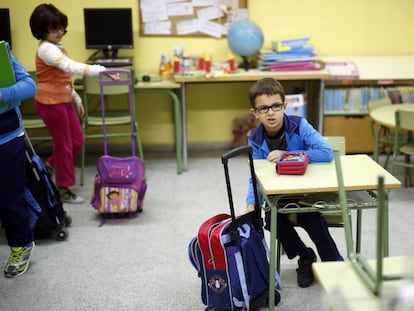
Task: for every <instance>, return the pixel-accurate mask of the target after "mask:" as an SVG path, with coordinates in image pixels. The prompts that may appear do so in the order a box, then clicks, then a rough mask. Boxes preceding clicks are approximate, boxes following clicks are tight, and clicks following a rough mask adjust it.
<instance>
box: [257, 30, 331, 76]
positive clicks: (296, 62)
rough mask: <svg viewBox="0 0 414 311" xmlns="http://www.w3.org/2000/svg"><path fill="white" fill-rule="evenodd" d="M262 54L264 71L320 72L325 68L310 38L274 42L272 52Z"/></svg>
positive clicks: (261, 65) (261, 64)
mask: <svg viewBox="0 0 414 311" xmlns="http://www.w3.org/2000/svg"><path fill="white" fill-rule="evenodd" d="M261 54H262V61H261V63H260V68H261V69H262V70H270V71H288V70H289V71H290V70H319V69H321V68H322V67H323V65H322V62H321V61H320V59H319V58H318V57H317V55H316V52H315V48H314V47H313V45H312V43H311V38H310V37H306V38H299V39H291V40H281V41H273V42H272V50H271V51H262V53H261Z"/></svg>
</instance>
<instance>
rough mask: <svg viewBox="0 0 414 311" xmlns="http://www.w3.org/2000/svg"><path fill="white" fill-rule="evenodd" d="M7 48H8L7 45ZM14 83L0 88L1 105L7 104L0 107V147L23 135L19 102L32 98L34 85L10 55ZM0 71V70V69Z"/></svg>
mask: <svg viewBox="0 0 414 311" xmlns="http://www.w3.org/2000/svg"><path fill="white" fill-rule="evenodd" d="M7 47H8V48H9V46H8V45H7ZM9 54H10V59H11V62H12V66H13V70H14V75H15V78H16V83H15V84H14V85H12V86H9V87H0V93H1V100H0V102H1V103H8V105H7V106H4V107H3V106H1V107H0V145H2V144H5V143H7V142H9V141H11V140H12V139H14V138H16V137H17V136H19V135H21V134H22V133H23V123H22V115H21V113H20V109H19V106H20V101H22V100H24V99H27V98H30V97H34V96H35V94H36V83H35V82H34V80H33V78H32V76H31V75H30V74H29V73H27V71H26V70H25V69H24V68H23V66H22V65H20V63H19V62H18V61H17V60H16V58H15V57H14V56H13V55H12V54H11V53H10V48H9ZM0 70H1V69H0Z"/></svg>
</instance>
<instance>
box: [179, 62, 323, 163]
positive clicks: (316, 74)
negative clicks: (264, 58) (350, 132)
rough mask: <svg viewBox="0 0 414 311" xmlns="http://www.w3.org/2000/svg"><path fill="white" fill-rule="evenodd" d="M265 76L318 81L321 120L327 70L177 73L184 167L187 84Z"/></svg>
mask: <svg viewBox="0 0 414 311" xmlns="http://www.w3.org/2000/svg"><path fill="white" fill-rule="evenodd" d="M265 77H272V78H275V79H277V80H280V81H286V80H300V81H305V82H307V83H309V82H311V81H313V82H316V83H318V89H319V91H318V92H317V94H316V96H315V97H316V99H312V100H313V103H318V105H317V106H318V107H317V109H318V120H317V122H319V121H320V120H321V116H322V112H323V107H321V101H320V100H319V98H320V90H321V87H322V80H323V79H328V78H329V77H330V76H329V73H328V71H326V70H310V71H279V72H275V71H261V70H257V69H251V70H249V71H241V72H237V73H231V74H229V73H222V72H217V73H214V72H213V73H211V74H210V75H207V76H206V75H199V74H198V75H197V74H195V73H191V72H190V73H188V74H185V75H176V76H175V78H174V80H175V82H177V83H179V84H180V85H181V87H180V90H181V91H180V94H181V95H180V97H181V113H182V115H181V122H182V134H183V169H184V170H187V168H188V164H187V161H188V151H187V115H186V106H187V103H186V97H187V96H186V85H187V84H189V83H226V82H246V81H257V80H259V79H262V78H265ZM310 89H311V87H310V85H307V91H308V93H309V94H308V101H309V102H310V98H312V96H310V93H312V92H311V90H310ZM246 96H247V95H246Z"/></svg>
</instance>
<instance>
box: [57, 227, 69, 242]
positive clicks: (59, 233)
mask: <svg viewBox="0 0 414 311" xmlns="http://www.w3.org/2000/svg"><path fill="white" fill-rule="evenodd" d="M67 237H68V234H67V232H66V230H63V229H62V230H59V231H57V232H56V240H57V241H65V240H66V239H67Z"/></svg>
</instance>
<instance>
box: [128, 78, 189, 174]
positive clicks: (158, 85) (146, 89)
mask: <svg viewBox="0 0 414 311" xmlns="http://www.w3.org/2000/svg"><path fill="white" fill-rule="evenodd" d="M179 88H180V85H179V84H178V83H175V82H173V81H168V80H165V81H159V82H141V81H139V82H138V83H136V84H135V91H136V93H158V94H167V95H169V96H170V97H171V100H172V102H173V106H174V124H175V154H176V161H177V173H178V174H181V172H182V170H183V162H182V159H183V157H182V154H183V153H182V152H183V151H182V148H183V133H182V128H183V125H182V119H181V103H180V100H179V98H178V96H177V94H176V93H175V90H178V89H179Z"/></svg>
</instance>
